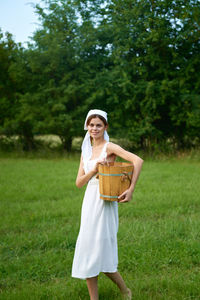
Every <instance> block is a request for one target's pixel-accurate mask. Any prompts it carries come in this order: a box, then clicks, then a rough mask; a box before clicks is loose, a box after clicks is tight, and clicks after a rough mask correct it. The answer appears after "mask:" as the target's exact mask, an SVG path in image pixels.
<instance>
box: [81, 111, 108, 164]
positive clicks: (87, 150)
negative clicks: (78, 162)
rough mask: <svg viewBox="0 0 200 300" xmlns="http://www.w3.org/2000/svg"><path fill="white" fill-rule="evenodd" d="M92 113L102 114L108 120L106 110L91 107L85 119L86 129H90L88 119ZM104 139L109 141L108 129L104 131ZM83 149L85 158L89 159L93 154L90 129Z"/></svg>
mask: <svg viewBox="0 0 200 300" xmlns="http://www.w3.org/2000/svg"><path fill="white" fill-rule="evenodd" d="M92 115H99V116H102V117H103V118H104V119H105V120H106V122H107V121H108V118H107V113H106V112H105V111H103V110H100V109H91V110H90V111H89V112H88V114H87V117H86V119H85V124H84V130H88V129H87V120H88V118H89V117H90V116H92ZM104 140H106V141H107V142H109V135H108V133H107V131H106V130H105V131H104ZM81 149H82V155H83V159H84V160H89V159H90V158H91V156H92V145H91V140H90V134H89V132H88V131H87V133H86V135H85V137H84V140H83V143H82V147H81Z"/></svg>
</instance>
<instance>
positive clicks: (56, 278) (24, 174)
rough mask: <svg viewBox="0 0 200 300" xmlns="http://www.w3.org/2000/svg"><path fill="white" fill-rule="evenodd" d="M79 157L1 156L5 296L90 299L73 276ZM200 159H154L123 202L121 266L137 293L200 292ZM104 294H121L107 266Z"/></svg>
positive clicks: (198, 295)
mask: <svg viewBox="0 0 200 300" xmlns="http://www.w3.org/2000/svg"><path fill="white" fill-rule="evenodd" d="M77 168H78V160H77V159H72V158H71V159H65V158H58V159H56V158H55V159H53V158H52V159H39V158H36V159H34V158H18V159H16V158H1V159H0V206H1V207H0V233H1V249H0V250H1V258H0V299H5V300H9V299H14V300H15V299H16V300H24V299H26V300H27V299H34V300H36V299H37V300H38V299H41V300H42V299H44V300H45V299H70V300H71V299H72V300H84V299H89V297H88V292H87V287H86V283H85V281H83V280H78V279H74V278H71V265H72V259H73V253H74V248H75V242H76V238H77V235H78V230H79V224H80V210H81V202H82V198H83V194H84V189H81V190H78V189H77V188H76V187H75V184H74V181H75V177H76V173H77ZM199 179H200V162H199V161H198V160H190V159H188V160H187V159H186V160H184V159H182V160H177V159H169V160H163V161H146V162H145V163H144V166H143V170H142V173H141V176H140V179H139V181H138V184H137V187H136V190H135V193H134V196H133V199H132V202H131V203H129V204H120V205H119V222H120V226H119V233H118V247H119V271H120V272H121V274H122V275H123V277H124V279H125V281H126V282H127V285H128V286H129V287H130V288H131V289H132V291H133V299H135V300H151V299H156V300H157V299H160V300H165V299H170V300H176V299H180V300H186V299H187V300H188V299H200V196H199V195H200V187H199ZM99 293H100V300H113V299H116V300H117V299H121V298H120V295H119V293H118V290H117V288H116V287H115V286H114V285H113V283H112V282H110V281H109V280H108V279H107V278H106V277H105V276H104V275H103V274H101V275H100V277H99Z"/></svg>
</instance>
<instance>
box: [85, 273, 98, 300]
mask: <svg viewBox="0 0 200 300" xmlns="http://www.w3.org/2000/svg"><path fill="white" fill-rule="evenodd" d="M86 281H87V287H88V291H89V295H90V300H98V299H99V294H98V276H96V277H91V278H87V279H86Z"/></svg>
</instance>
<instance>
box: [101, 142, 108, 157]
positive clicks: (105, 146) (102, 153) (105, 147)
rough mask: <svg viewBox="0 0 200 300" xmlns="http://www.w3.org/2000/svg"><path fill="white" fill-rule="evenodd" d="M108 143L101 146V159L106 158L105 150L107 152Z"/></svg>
mask: <svg viewBox="0 0 200 300" xmlns="http://www.w3.org/2000/svg"><path fill="white" fill-rule="evenodd" d="M108 143H109V142H106V143H105V145H104V146H103V150H102V152H101V157H102V158H106V157H107V152H106V150H107V145H108Z"/></svg>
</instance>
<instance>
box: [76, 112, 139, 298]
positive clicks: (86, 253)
mask: <svg viewBox="0 0 200 300" xmlns="http://www.w3.org/2000/svg"><path fill="white" fill-rule="evenodd" d="M107 127H108V123H107V113H106V112H104V111H102V110H98V109H94V110H90V111H89V112H88V115H87V117H86V120H85V125H84V129H85V130H87V133H86V136H85V138H84V140H83V144H82V155H81V160H80V166H79V170H78V175H77V179H76V185H77V187H78V188H81V187H82V186H83V185H85V184H86V183H87V188H86V191H85V196H84V199H83V204H82V211H81V225H80V231H79V235H78V239H77V242H76V249H75V254H74V260H73V266H72V277H76V278H81V279H86V281H87V287H88V291H89V295H90V299H91V300H98V299H99V298H98V286H97V281H98V275H99V273H100V272H103V273H104V274H105V275H106V276H108V277H109V278H110V279H111V280H112V281H113V282H114V283H115V284H117V286H118V287H119V289H120V291H121V293H122V295H123V296H124V297H125V299H132V293H131V290H130V289H129V288H127V286H126V284H125V282H124V280H123V278H122V277H121V275H120V274H119V272H118V271H117V265H118V252H117V231H118V202H119V203H125V202H129V201H130V200H131V197H132V194H133V191H134V188H135V184H136V181H137V179H138V176H139V174H140V171H141V168H142V163H143V160H142V159H141V158H139V157H138V156H137V155H135V154H133V153H131V152H128V151H126V150H124V149H123V148H121V147H120V146H118V145H116V144H114V143H110V142H109V136H108V133H107ZM91 142H92V143H91ZM116 156H119V157H121V158H123V159H125V160H127V161H129V162H131V163H133V164H134V172H133V176H132V181H131V185H130V187H129V189H128V190H126V191H125V192H124V193H123V194H122V195H120V196H119V197H118V201H113V202H111V201H104V200H102V199H100V194H99V181H98V179H97V178H96V174H97V172H98V165H99V164H105V163H108V162H112V161H114V160H115V158H116Z"/></svg>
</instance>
